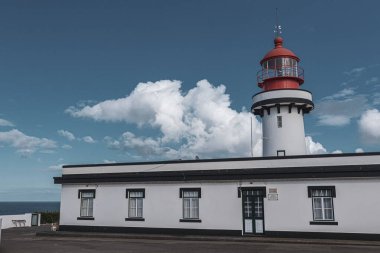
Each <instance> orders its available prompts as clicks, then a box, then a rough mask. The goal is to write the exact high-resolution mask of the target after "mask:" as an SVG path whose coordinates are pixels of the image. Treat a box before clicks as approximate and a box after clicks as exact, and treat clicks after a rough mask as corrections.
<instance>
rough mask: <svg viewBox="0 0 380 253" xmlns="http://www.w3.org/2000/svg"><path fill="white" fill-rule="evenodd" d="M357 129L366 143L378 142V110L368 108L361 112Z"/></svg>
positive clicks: (379, 132)
mask: <svg viewBox="0 0 380 253" xmlns="http://www.w3.org/2000/svg"><path fill="white" fill-rule="evenodd" d="M358 124H359V131H360V133H361V135H362V138H363V140H364V141H365V142H367V143H379V142H380V112H379V110H377V109H370V110H367V111H365V112H364V113H363V115H362V116H361V117H360V119H359V121H358Z"/></svg>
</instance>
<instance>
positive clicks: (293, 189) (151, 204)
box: [54, 37, 380, 239]
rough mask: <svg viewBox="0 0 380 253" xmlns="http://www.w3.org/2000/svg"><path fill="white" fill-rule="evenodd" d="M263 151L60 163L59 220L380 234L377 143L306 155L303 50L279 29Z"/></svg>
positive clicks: (258, 99)
mask: <svg viewBox="0 0 380 253" xmlns="http://www.w3.org/2000/svg"><path fill="white" fill-rule="evenodd" d="M275 46H276V47H275V48H274V49H273V50H272V51H270V52H269V53H268V54H267V55H266V56H265V57H264V59H263V60H262V61H261V65H262V70H261V71H260V72H259V86H260V87H262V88H263V89H264V91H263V92H261V93H258V94H256V95H255V96H254V97H253V106H252V112H253V113H254V114H255V115H260V116H261V117H262V121H263V135H264V136H263V138H264V139H263V145H264V147H263V150H264V157H260V158H230V159H207V160H178V161H160V162H141V163H116V164H88V165H67V166H63V169H62V176H61V177H56V178H54V182H55V183H56V184H61V185H62V193H61V215H60V230H71V231H102V232H104V231H107V232H126V233H128V232H133V233H139V232H141V233H171V234H210V235H268V236H305V237H320V238H323V237H325V238H327V237H333V238H345V239H348V238H355V239H359V238H365V239H380V217H379V213H380V197H379V196H378V193H379V192H380V153H360V154H329V155H306V148H305V133H304V124H303V115H304V114H305V113H308V112H310V111H311V110H312V109H313V106H314V105H313V103H312V97H311V94H310V93H309V92H307V91H304V90H301V89H299V85H301V84H302V83H303V70H302V69H301V68H300V67H299V66H298V63H299V58H298V57H297V56H295V55H294V53H292V52H291V51H290V50H288V49H285V48H283V47H282V39H281V38H279V37H278V38H276V39H275Z"/></svg>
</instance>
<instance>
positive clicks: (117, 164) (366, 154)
mask: <svg viewBox="0 0 380 253" xmlns="http://www.w3.org/2000/svg"><path fill="white" fill-rule="evenodd" d="M374 155H379V156H380V152H367V153H343V154H320V155H295V156H265V157H235V158H216V159H199V160H167V161H150V162H131V163H95V164H75V165H63V166H62V168H77V167H103V166H122V165H147V164H177V163H178V164H180V163H207V162H233V161H256V160H276V159H299V158H325V157H347V156H374Z"/></svg>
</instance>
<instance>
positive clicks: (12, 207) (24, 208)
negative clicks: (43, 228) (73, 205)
mask: <svg viewBox="0 0 380 253" xmlns="http://www.w3.org/2000/svg"><path fill="white" fill-rule="evenodd" d="M59 206H60V202H32V201H30V202H0V215H10V214H24V213H34V212H36V213H38V212H59Z"/></svg>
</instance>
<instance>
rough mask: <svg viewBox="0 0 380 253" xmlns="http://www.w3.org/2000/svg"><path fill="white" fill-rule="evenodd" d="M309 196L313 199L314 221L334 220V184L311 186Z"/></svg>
mask: <svg viewBox="0 0 380 253" xmlns="http://www.w3.org/2000/svg"><path fill="white" fill-rule="evenodd" d="M308 191H309V197H311V199H312V207H313V220H314V221H334V203H333V198H334V197H335V187H334V186H315V187H312V186H310V187H309V189H308Z"/></svg>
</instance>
